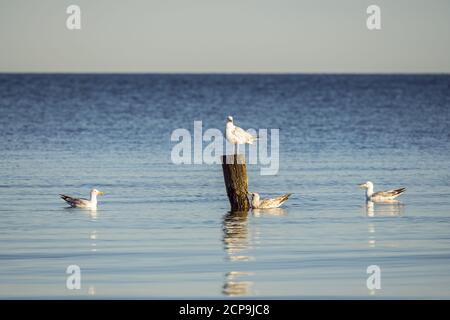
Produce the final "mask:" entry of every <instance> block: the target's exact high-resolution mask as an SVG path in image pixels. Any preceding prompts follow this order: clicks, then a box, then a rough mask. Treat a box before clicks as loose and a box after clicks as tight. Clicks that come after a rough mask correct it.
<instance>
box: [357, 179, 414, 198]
mask: <svg viewBox="0 0 450 320" xmlns="http://www.w3.org/2000/svg"><path fill="white" fill-rule="evenodd" d="M359 187H360V188H364V189H367V190H366V200H367V201H386V200H393V199H395V198H397V197H398V196H399V195H401V194H402V193H403V192H405V190H406V188H400V189H392V190H387V191H379V192H373V183H372V182H370V181H367V182H365V183H361V184H359Z"/></svg>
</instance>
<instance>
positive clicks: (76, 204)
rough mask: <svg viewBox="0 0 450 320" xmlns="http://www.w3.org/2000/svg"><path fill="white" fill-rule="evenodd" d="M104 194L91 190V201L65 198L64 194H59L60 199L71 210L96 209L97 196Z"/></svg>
mask: <svg viewBox="0 0 450 320" xmlns="http://www.w3.org/2000/svg"><path fill="white" fill-rule="evenodd" d="M103 194H104V193H103V192H101V191H98V190H97V189H92V190H91V199H90V200H88V199H83V198H73V197H70V196H66V195H65V194H60V196H61V199H63V200H64V201H66V202H67V203H68V204H70V206H71V207H73V208H87V209H96V208H97V196H100V195H103Z"/></svg>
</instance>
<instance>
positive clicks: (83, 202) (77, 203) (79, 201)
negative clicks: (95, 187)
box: [60, 194, 89, 207]
mask: <svg viewBox="0 0 450 320" xmlns="http://www.w3.org/2000/svg"><path fill="white" fill-rule="evenodd" d="M60 196H61V199H63V200H64V201H66V202H67V203H68V204H70V205H71V206H72V207H85V206H87V205H88V204H89V200H88V199H83V198H74V197H71V196H66V195H65V194H60Z"/></svg>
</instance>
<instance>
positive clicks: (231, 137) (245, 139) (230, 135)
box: [225, 116, 257, 154]
mask: <svg viewBox="0 0 450 320" xmlns="http://www.w3.org/2000/svg"><path fill="white" fill-rule="evenodd" d="M225 137H226V139H227V140H228V142H229V143H231V144H232V145H233V146H234V147H233V148H234V154H237V148H236V145H239V144H246V143H247V144H253V142H254V141H256V139H257V137H255V136H252V135H251V134H250V133H248V132H247V131H245V130H244V129H242V128H239V127H236V126H235V125H234V123H233V117H232V116H228V118H227V124H226V127H225Z"/></svg>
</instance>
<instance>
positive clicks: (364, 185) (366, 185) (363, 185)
mask: <svg viewBox="0 0 450 320" xmlns="http://www.w3.org/2000/svg"><path fill="white" fill-rule="evenodd" d="M358 186H359V187H360V188H363V189H370V188H372V189H373V183H372V182H370V181H367V182H364V183H360V184H359V185H358Z"/></svg>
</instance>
